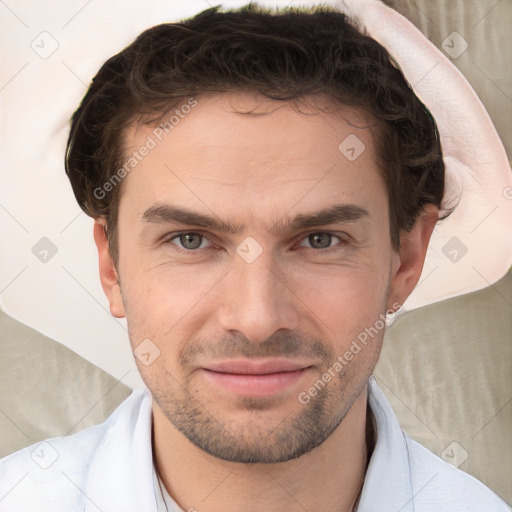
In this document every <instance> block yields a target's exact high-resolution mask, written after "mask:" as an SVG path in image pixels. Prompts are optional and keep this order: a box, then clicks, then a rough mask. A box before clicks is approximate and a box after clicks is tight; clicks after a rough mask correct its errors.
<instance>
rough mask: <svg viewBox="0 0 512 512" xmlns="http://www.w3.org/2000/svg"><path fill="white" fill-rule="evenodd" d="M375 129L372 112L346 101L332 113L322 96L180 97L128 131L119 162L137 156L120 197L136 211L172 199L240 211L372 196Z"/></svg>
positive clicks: (376, 181)
mask: <svg viewBox="0 0 512 512" xmlns="http://www.w3.org/2000/svg"><path fill="white" fill-rule="evenodd" d="M326 108H328V109H329V111H327V112H326V111H325V109H326ZM377 133H378V127H377V126H376V123H375V121H374V120H373V119H372V118H371V117H370V116H369V115H367V114H365V113H364V112H361V111H358V110H356V109H354V108H351V107H347V106H337V107H336V110H334V109H333V106H332V105H329V104H328V102H327V101H326V99H325V98H319V97H314V98H308V99H307V102H302V103H299V104H296V103H291V102H283V101H274V100H269V99H267V98H264V97H262V96H258V95H253V94H244V93H230V94H219V95H209V96H207V95H204V96H199V97H198V98H196V99H194V100H193V101H191V100H190V99H188V100H187V99H185V100H183V102H182V103H181V104H177V105H176V106H175V107H174V109H173V110H172V111H171V112H168V113H167V114H165V115H164V116H163V117H162V118H161V120H159V121H158V122H157V123H156V124H154V125H151V126H149V125H143V124H136V125H133V126H131V127H130V129H129V130H127V133H126V134H125V141H124V142H125V148H126V155H125V156H126V159H128V158H130V157H131V158H138V160H137V162H136V165H135V166H134V167H133V170H131V171H130V172H129V174H128V176H127V177H126V178H125V181H126V183H124V185H123V196H124V198H125V200H126V199H127V198H130V202H135V203H138V204H137V206H138V207H140V208H143V207H144V206H147V204H148V203H149V202H153V203H155V202H166V201H169V200H172V201H178V202H186V203H189V202H190V201H192V202H194V203H197V204H198V205H199V206H201V208H202V209H204V208H205V204H203V205H201V201H202V202H203V203H204V202H205V201H208V202H209V203H208V205H212V206H211V208H212V209H214V206H213V204H215V205H216V208H217V209H219V210H222V209H224V210H225V209H226V208H228V209H229V208H231V207H234V206H235V203H237V204H238V205H239V206H240V205H245V206H246V207H247V208H246V211H249V210H250V208H249V206H252V207H256V208H257V209H259V210H260V211H261V210H262V209H265V208H269V210H267V211H272V210H273V209H275V207H276V204H275V201H276V199H277V200H278V201H279V202H281V203H282V204H284V203H287V205H288V207H290V204H291V202H293V201H295V202H296V203H297V202H299V201H303V202H304V201H306V202H307V203H308V204H312V203H316V202H319V201H320V202H321V201H322V200H327V201H328V200H330V199H332V200H336V201H339V200H343V198H346V199H347V200H348V199H350V200H353V199H354V198H357V197H360V198H362V199H363V200H364V201H366V202H372V200H374V199H375V197H377V196H385V195H386V194H385V190H384V186H383V183H382V181H381V179H380V175H379V172H378V165H377V158H376V154H375V149H374V146H375V144H374V141H375V137H376V135H377ZM144 146H146V147H148V148H150V149H149V150H144V151H142V150H143V148H144ZM141 152H144V153H145V156H143V157H140V153H141ZM134 153H139V156H138V157H133V156H131V155H133V154H134ZM134 163H135V162H134ZM301 197H302V199H301ZM123 202H125V201H124V200H123V198H122V199H121V207H122V204H123ZM227 202H228V203H227ZM303 204H304V203H303Z"/></svg>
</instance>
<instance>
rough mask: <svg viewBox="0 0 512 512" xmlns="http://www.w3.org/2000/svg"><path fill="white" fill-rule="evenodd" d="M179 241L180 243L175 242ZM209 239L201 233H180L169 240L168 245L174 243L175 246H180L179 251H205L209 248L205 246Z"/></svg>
mask: <svg viewBox="0 0 512 512" xmlns="http://www.w3.org/2000/svg"><path fill="white" fill-rule="evenodd" d="M174 240H177V241H178V243H179V244H180V245H178V243H176V242H174ZM207 240H208V239H207V238H206V237H205V236H204V235H202V234H201V233H195V232H192V231H191V232H189V233H178V234H177V235H174V236H173V237H171V238H169V239H168V240H167V243H172V244H173V245H176V246H178V249H182V250H185V251H194V250H195V249H204V248H206V247H208V246H207V245H204V242H206V241H207Z"/></svg>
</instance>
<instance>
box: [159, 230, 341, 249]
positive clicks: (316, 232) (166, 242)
mask: <svg viewBox="0 0 512 512" xmlns="http://www.w3.org/2000/svg"><path fill="white" fill-rule="evenodd" d="M188 234H193V235H200V236H202V237H203V239H206V240H209V241H210V242H212V241H211V240H210V239H209V238H208V237H207V236H206V235H205V234H204V233H202V232H201V231H180V232H179V233H174V234H172V235H171V236H169V237H167V238H166V239H165V240H164V244H167V245H173V246H174V250H175V251H177V252H179V253H183V254H192V253H194V252H199V251H200V250H204V249H211V248H212V247H203V248H202V249H200V248H198V249H182V248H180V247H178V246H177V245H176V244H174V243H173V242H172V241H173V240H174V239H175V238H179V237H180V236H181V235H188ZM320 234H321V235H331V236H332V237H335V238H337V239H338V240H339V243H338V244H336V245H334V246H332V247H329V248H327V249H315V248H314V247H305V248H306V249H312V250H314V251H315V252H318V253H323V254H327V253H331V252H335V251H338V250H340V248H339V247H338V245H347V243H348V242H347V240H345V239H343V238H342V237H341V236H340V235H336V234H335V233H332V232H330V231H313V232H311V233H308V234H307V235H305V236H303V237H302V238H301V239H300V240H299V242H302V241H303V240H305V239H307V238H308V237H310V236H311V235H320ZM299 247H304V246H299Z"/></svg>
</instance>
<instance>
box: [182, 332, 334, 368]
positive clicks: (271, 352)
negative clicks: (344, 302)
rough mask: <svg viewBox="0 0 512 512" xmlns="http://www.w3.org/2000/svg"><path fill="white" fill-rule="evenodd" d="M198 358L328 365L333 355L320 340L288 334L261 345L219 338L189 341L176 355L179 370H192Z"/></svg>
mask: <svg viewBox="0 0 512 512" xmlns="http://www.w3.org/2000/svg"><path fill="white" fill-rule="evenodd" d="M199 356H202V357H204V358H206V359H234V358H237V357H244V358H265V357H267V358H268V357H302V358H306V359H315V360H318V359H321V360H322V361H323V362H325V363H328V362H329V361H331V360H332V359H333V358H334V354H333V353H331V352H330V351H328V350H327V349H326V347H325V343H323V342H322V341H321V340H320V339H318V338H316V337H313V336H298V335H297V334H295V333H292V332H283V333H275V334H274V335H272V336H271V337H270V338H267V339H266V340H264V341H261V342H254V341H250V340H248V339H247V338H246V337H245V336H243V335H241V334H240V335H234V336H229V337H223V338H221V339H220V340H218V341H215V342H213V341H211V340H206V339H203V338H197V339H194V340H192V341H190V342H189V343H188V344H187V346H186V347H185V348H184V349H183V351H182V353H181V354H180V363H181V365H182V366H192V365H193V362H194V360H196V359H197V358H198V357H199Z"/></svg>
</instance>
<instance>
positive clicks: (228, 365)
mask: <svg viewBox="0 0 512 512" xmlns="http://www.w3.org/2000/svg"><path fill="white" fill-rule="evenodd" d="M308 366H310V365H308V364H305V363H301V362H299V361H292V360H290V359H256V360H249V359H231V360H228V361H220V362H216V363H211V364H207V365H205V366H204V369H205V370H210V371H212V372H219V373H234V374H238V375H267V374H269V373H283V372H294V371H298V370H302V369H303V368H307V367H308Z"/></svg>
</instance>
